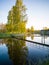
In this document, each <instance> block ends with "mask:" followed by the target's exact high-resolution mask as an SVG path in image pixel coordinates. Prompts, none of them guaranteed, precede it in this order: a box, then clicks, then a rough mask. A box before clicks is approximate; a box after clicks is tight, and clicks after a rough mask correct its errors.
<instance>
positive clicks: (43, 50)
mask: <svg viewBox="0 0 49 65" xmlns="http://www.w3.org/2000/svg"><path fill="white" fill-rule="evenodd" d="M26 39H29V40H34V41H37V42H43V43H45V44H49V37H45V38H43V37H34V36H33V35H32V36H30V37H26ZM44 39H45V40H44ZM0 65H49V47H46V46H42V45H38V44H34V43H30V42H27V41H22V40H16V39H13V38H11V39H0Z"/></svg>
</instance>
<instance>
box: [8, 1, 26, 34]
mask: <svg viewBox="0 0 49 65" xmlns="http://www.w3.org/2000/svg"><path fill="white" fill-rule="evenodd" d="M26 22H27V14H26V7H25V5H23V1H22V0H16V4H15V6H13V7H12V9H11V10H10V11H9V15H8V25H10V27H9V28H11V32H16V33H24V32H25V30H26Z"/></svg>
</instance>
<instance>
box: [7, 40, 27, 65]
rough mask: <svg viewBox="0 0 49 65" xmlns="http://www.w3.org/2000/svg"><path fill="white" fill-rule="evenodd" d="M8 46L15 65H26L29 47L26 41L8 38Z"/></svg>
mask: <svg viewBox="0 0 49 65" xmlns="http://www.w3.org/2000/svg"><path fill="white" fill-rule="evenodd" d="M7 47H8V53H9V57H10V59H11V60H12V62H13V65H26V63H27V54H28V49H27V47H26V44H25V41H21V40H16V39H8V40H7Z"/></svg>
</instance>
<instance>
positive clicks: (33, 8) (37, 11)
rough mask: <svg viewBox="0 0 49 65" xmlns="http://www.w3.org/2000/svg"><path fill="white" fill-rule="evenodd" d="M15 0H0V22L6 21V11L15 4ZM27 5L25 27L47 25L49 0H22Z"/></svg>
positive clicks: (40, 27)
mask: <svg viewBox="0 0 49 65" xmlns="http://www.w3.org/2000/svg"><path fill="white" fill-rule="evenodd" d="M15 2H16V0H0V23H6V22H7V15H8V11H9V10H10V9H11V8H12V6H13V5H15ZM23 2H24V4H25V5H26V7H27V11H26V13H27V16H28V22H27V26H26V27H27V28H28V27H31V26H34V28H35V29H42V28H43V27H49V0H23Z"/></svg>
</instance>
